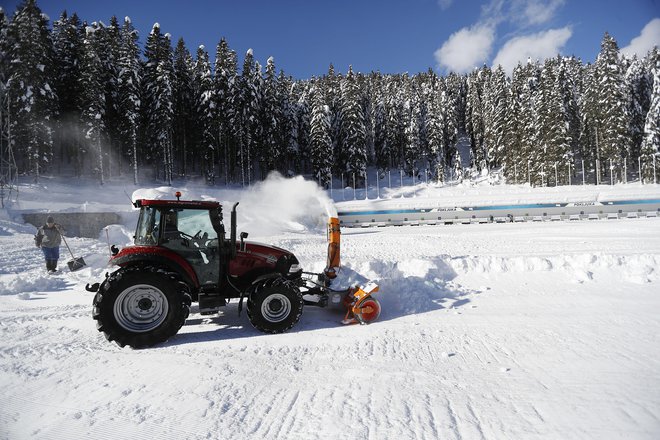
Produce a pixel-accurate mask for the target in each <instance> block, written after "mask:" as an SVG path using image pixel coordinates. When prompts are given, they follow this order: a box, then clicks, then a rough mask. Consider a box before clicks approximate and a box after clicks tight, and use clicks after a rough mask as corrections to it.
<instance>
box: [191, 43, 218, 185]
mask: <svg viewBox="0 0 660 440" xmlns="http://www.w3.org/2000/svg"><path fill="white" fill-rule="evenodd" d="M193 75H194V76H193V84H194V85H195V86H194V91H193V95H194V100H195V109H196V111H195V116H196V118H197V129H198V130H199V131H200V139H199V140H200V148H199V150H198V151H199V152H200V153H201V154H202V156H203V157H204V163H205V165H206V166H205V170H204V175H205V176H206V181H207V183H209V184H210V185H213V184H215V178H216V169H215V168H216V161H217V157H218V152H217V145H216V142H217V141H216V139H217V137H216V134H217V130H216V125H215V124H214V118H215V102H216V100H215V96H214V87H213V78H212V75H211V62H210V61H209V54H208V52H206V48H205V47H204V46H199V47H198V48H197V54H196V58H195V68H194V74H193Z"/></svg>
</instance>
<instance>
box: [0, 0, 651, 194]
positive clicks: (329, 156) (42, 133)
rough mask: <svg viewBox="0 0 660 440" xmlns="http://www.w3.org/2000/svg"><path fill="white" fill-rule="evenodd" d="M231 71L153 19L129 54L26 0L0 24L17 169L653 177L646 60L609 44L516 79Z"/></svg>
mask: <svg viewBox="0 0 660 440" xmlns="http://www.w3.org/2000/svg"><path fill="white" fill-rule="evenodd" d="M238 64H239V60H238V56H237V54H236V52H235V51H233V50H232V49H231V48H230V46H229V44H228V42H227V41H226V40H225V39H224V38H222V39H221V40H220V41H219V43H218V45H217V47H216V48H215V59H214V61H213V62H212V61H211V58H210V56H209V52H208V51H207V49H206V48H205V47H203V46H201V47H199V48H197V49H196V50H195V51H194V53H191V52H190V50H189V49H188V48H187V47H186V44H185V42H184V40H183V39H180V40H179V41H178V42H177V43H176V44H173V42H172V41H171V38H170V36H169V35H168V34H167V33H163V31H162V30H161V29H160V26H159V25H158V24H155V25H154V26H153V29H152V30H151V32H150V33H149V35H148V36H147V37H146V41H145V42H144V49H141V45H140V43H139V38H138V33H137V32H136V30H135V29H134V27H133V25H132V23H131V21H130V19H129V18H128V17H127V18H126V19H125V20H124V21H123V23H119V21H118V20H117V18H116V17H112V18H111V19H110V20H109V23H108V24H104V23H102V22H100V21H97V22H92V23H87V22H84V21H82V20H81V19H80V18H79V17H78V16H77V15H76V14H75V13H73V14H70V15H69V14H67V13H66V12H63V13H62V14H61V16H60V17H59V18H58V19H57V20H55V21H53V23H52V26H51V25H50V23H49V19H48V18H47V17H46V16H45V15H44V14H42V12H41V10H40V9H39V7H38V5H37V3H36V1H35V0H26V1H24V2H23V3H22V4H21V5H20V6H19V7H18V8H17V10H16V11H15V12H14V14H13V15H12V16H11V17H9V16H7V15H6V12H5V11H2V12H0V82H2V92H3V95H4V96H3V97H4V104H3V105H4V106H5V107H3V109H4V111H3V112H2V115H3V124H4V126H5V127H7V131H8V132H9V133H10V136H11V142H12V145H13V152H14V156H15V159H16V163H17V167H18V170H19V172H20V173H21V174H25V175H33V176H35V177H36V178H37V179H38V177H39V176H40V175H42V174H44V173H49V174H67V175H71V174H73V175H76V176H90V175H93V176H96V177H97V178H98V179H99V180H100V181H101V182H103V181H104V179H107V178H111V177H117V176H126V177H127V178H130V179H132V180H134V181H135V183H138V181H139V179H140V178H141V177H144V176H149V177H150V178H155V179H157V180H159V181H162V182H165V183H171V182H172V179H174V178H178V177H193V176H204V177H205V178H206V179H207V181H208V182H209V183H211V184H213V183H216V182H218V183H242V184H249V183H250V182H252V181H254V180H259V179H263V178H264V177H265V176H266V175H267V174H268V172H270V171H271V170H278V171H280V172H281V173H283V174H309V175H312V176H314V178H315V179H317V180H319V181H320V182H322V183H326V184H327V183H328V182H329V181H330V179H331V176H335V178H338V176H339V175H341V174H346V175H347V176H350V175H354V176H357V181H360V180H361V179H362V178H363V176H365V173H366V169H367V167H377V168H378V169H379V170H382V171H383V172H384V171H386V170H390V169H402V170H404V171H405V172H406V173H408V174H413V173H417V172H419V170H425V171H426V170H428V172H429V173H430V176H431V177H432V178H434V179H437V180H438V181H444V180H445V179H447V178H449V177H451V178H460V177H461V176H462V175H463V174H464V173H465V172H466V171H470V172H479V173H483V172H489V171H492V170H499V171H500V172H501V173H503V174H504V175H505V176H506V177H507V178H508V179H509V180H511V181H513V180H521V178H520V177H519V176H525V178H526V180H529V181H530V183H533V184H537V185H538V184H552V183H553V181H554V183H562V182H566V181H567V179H568V174H570V173H573V172H575V170H576V169H577V167H578V164H579V163H580V162H582V161H587V162H588V163H589V164H590V166H591V167H592V168H593V167H594V164H595V163H596V162H598V163H599V164H600V165H599V166H600V167H601V168H602V172H603V179H604V178H605V176H609V177H607V178H608V179H609V178H612V180H615V181H620V180H624V179H625V176H624V173H625V170H626V169H628V168H630V169H637V170H638V169H639V168H640V167H641V172H642V175H643V177H644V178H645V179H646V180H647V181H652V179H653V162H654V157H655V156H657V155H658V152H659V151H660V127H659V125H660V54H659V51H658V48H657V47H656V48H654V49H653V50H652V51H650V52H649V53H648V54H646V56H645V57H644V58H637V57H632V58H627V57H624V56H622V55H621V54H620V53H619V49H618V46H617V43H616V41H615V40H614V39H613V38H612V37H611V36H609V35H608V34H607V33H606V34H605V35H604V37H603V39H602V42H601V49H600V53H599V55H598V57H597V59H596V61H595V62H594V63H586V64H585V63H583V62H582V61H581V60H580V59H578V58H575V57H562V56H557V57H555V58H550V59H546V60H544V61H543V62H539V61H534V60H529V61H528V62H526V63H520V64H518V66H517V67H516V68H515V69H514V70H513V72H512V74H511V75H510V76H508V75H507V73H505V71H504V70H503V69H502V67H501V66H497V67H495V68H490V67H488V66H483V67H481V68H479V69H475V70H474V71H473V72H471V73H470V74H467V75H458V74H454V73H450V74H448V75H446V76H441V75H438V74H436V73H435V72H434V71H433V70H431V69H429V70H428V71H427V72H422V73H418V74H414V75H409V74H407V73H402V74H381V73H379V72H371V73H368V74H363V73H358V72H354V71H353V70H352V68H351V67H350V66H349V67H348V70H347V72H346V73H345V74H341V73H337V72H335V70H334V67H333V66H332V65H330V67H329V70H328V72H327V74H325V75H323V76H320V77H314V78H310V79H294V78H292V77H291V76H288V75H287V74H285V73H284V71H283V70H279V71H278V70H277V69H276V65H275V61H274V60H273V58H268V60H267V61H266V63H265V66H263V65H262V64H260V63H259V61H258V60H256V58H255V56H254V54H253V53H252V50H249V51H248V52H247V53H246V54H245V56H244V58H243V62H242V65H241V66H240V68H239V65H238ZM459 139H465V142H464V143H466V144H469V148H466V149H459V148H457V144H458V142H459ZM461 154H463V155H464V156H465V155H466V154H469V156H470V157H469V158H467V157H461ZM468 163H469V167H468V166H467V164H468ZM557 164H559V166H557ZM610 164H611V166H610ZM550 170H552V172H550ZM572 170H573V171H572ZM610 174H611V175H610ZM347 182H348V183H350V181H349V180H348V179H347Z"/></svg>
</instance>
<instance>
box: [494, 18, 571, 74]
mask: <svg viewBox="0 0 660 440" xmlns="http://www.w3.org/2000/svg"><path fill="white" fill-rule="evenodd" d="M571 35H573V31H572V30H571V28H570V27H569V26H566V27H563V28H560V29H550V30H547V31H543V32H539V33H537V34H532V35H526V36H523V37H515V38H512V39H510V40H509V41H507V42H506V43H505V44H504V46H502V48H501V49H500V51H499V52H498V53H497V56H495V59H494V60H493V66H497V65H498V64H501V65H502V67H503V68H504V70H505V71H506V72H507V73H509V74H510V73H511V72H513V68H514V67H516V65H517V64H518V62H519V61H520V62H524V61H526V60H527V59H528V58H531V59H532V60H537V59H538V60H545V59H546V58H552V57H554V56H556V55H557V54H559V53H560V52H561V49H562V47H563V46H564V45H565V44H566V42H567V41H568V39H569V38H571Z"/></svg>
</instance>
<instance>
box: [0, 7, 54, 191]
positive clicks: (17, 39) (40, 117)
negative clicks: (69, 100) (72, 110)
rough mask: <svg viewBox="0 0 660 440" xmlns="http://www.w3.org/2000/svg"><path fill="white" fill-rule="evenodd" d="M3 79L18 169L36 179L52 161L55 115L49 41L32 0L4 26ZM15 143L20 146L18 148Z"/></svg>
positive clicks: (43, 17)
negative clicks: (5, 50)
mask: <svg viewBox="0 0 660 440" xmlns="http://www.w3.org/2000/svg"><path fill="white" fill-rule="evenodd" d="M7 48H8V50H7V59H8V69H7V74H6V77H7V78H8V79H7V82H8V94H9V104H10V113H11V115H12V118H11V133H12V142H13V145H14V151H15V152H16V161H17V165H18V168H19V170H20V171H21V172H27V173H30V174H32V175H34V177H35V179H36V180H37V181H38V180H39V176H40V175H41V173H42V168H43V167H45V166H48V165H49V164H50V163H51V162H52V157H53V124H54V117H55V116H56V115H57V102H56V94H55V91H54V89H53V87H54V85H53V86H51V84H54V81H53V76H54V71H53V45H52V42H51V39H50V32H49V30H48V18H47V17H46V15H44V14H42V12H41V9H39V7H38V6H37V4H36V1H35V0H25V2H23V3H22V4H21V5H20V6H19V7H18V9H17V10H16V12H15V13H14V17H13V19H12V20H11V22H10V23H9V25H8V26H7ZM17 146H19V147H20V148H16V147H17Z"/></svg>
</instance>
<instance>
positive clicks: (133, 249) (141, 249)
mask: <svg viewBox="0 0 660 440" xmlns="http://www.w3.org/2000/svg"><path fill="white" fill-rule="evenodd" d="M144 262H151V263H156V264H158V265H159V266H165V267H167V268H168V269H171V270H172V271H173V272H176V273H178V274H179V275H181V278H183V281H184V282H186V283H187V284H188V285H190V286H192V287H194V288H195V289H198V288H199V279H198V278H197V274H196V273H195V270H194V269H193V268H192V266H191V265H190V264H189V263H188V262H187V261H186V260H185V259H183V258H182V257H181V256H180V255H178V254H176V253H175V252H172V251H171V250H169V249H166V248H163V247H159V246H128V247H125V248H123V249H122V250H120V251H119V252H118V253H117V254H116V255H114V256H112V257H111V258H110V261H109V262H108V264H110V265H116V266H122V267H123V266H128V265H131V264H134V263H144Z"/></svg>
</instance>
